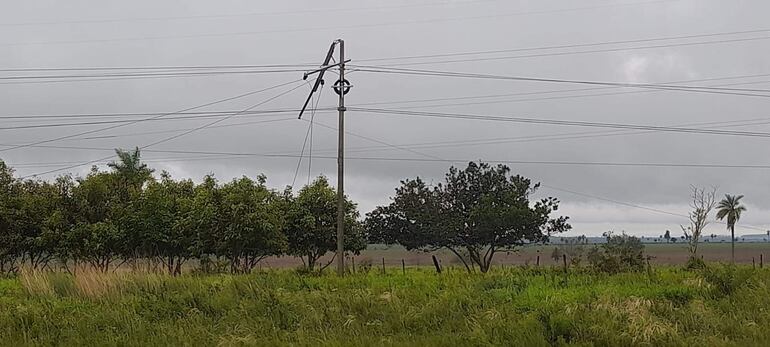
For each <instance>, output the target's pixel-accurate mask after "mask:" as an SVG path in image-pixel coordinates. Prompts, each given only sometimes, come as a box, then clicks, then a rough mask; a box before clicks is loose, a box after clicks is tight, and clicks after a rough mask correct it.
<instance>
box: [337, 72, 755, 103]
mask: <svg viewBox="0 0 770 347" xmlns="http://www.w3.org/2000/svg"><path fill="white" fill-rule="evenodd" d="M765 76H770V74H754V75H742V76H728V77H716V78H705V79H693V80H683V81H672V82H663V83H658V84H666V83H691V82H707V81H719V80H731V79H740V78H753V77H765ZM761 83H770V81H767V80H763V81H751V82H737V83H729V84H719V85H713V86H711V87H726V86H737V85H747V84H761ZM617 88H621V87H614V86H609V87H588V88H573V89H556V90H544V91H534V92H517V93H505V94H486V95H474V96H454V97H442V98H430V99H412V100H397V101H377V102H367V103H359V104H355V105H351V106H376V105H395V104H413V103H423V102H431V101H450V100H474V99H492V98H502V97H510V96H530V95H543V94H560V93H571V92H587V91H597V90H609V89H617ZM660 91H661V90H634V91H626V92H612V93H594V94H578V95H560V96H553V97H544V98H528V99H512V100H504V101H497V102H495V101H485V102H475V103H450V104H435V105H419V106H414V107H417V108H423V107H443V106H467V105H485V104H493V103H507V102H521V101H539V100H554V99H570V98H584V97H595V96H607V95H622V94H638V93H655V92H660Z"/></svg>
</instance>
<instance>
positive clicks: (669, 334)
mask: <svg viewBox="0 0 770 347" xmlns="http://www.w3.org/2000/svg"><path fill="white" fill-rule="evenodd" d="M710 268H711V270H708V271H695V272H689V271H685V270H682V269H678V268H670V267H669V268H656V269H654V270H653V271H651V272H646V273H633V274H631V273H629V274H618V275H605V274H595V273H589V272H583V273H574V272H573V273H571V274H570V275H569V277H568V278H567V279H566V280H565V278H564V275H563V273H562V272H561V271H559V270H558V269H545V268H540V269H533V268H529V269H525V268H518V267H517V268H514V267H508V268H504V269H500V268H496V269H494V270H492V272H491V273H488V274H486V275H481V274H471V275H469V274H467V273H464V272H461V271H460V270H459V269H453V270H451V271H449V272H445V273H443V274H441V275H437V274H435V273H433V272H432V271H431V270H430V269H428V268H412V269H407V273H406V275H404V274H402V273H401V269H390V270H389V271H390V272H391V273H390V274H387V275H382V274H379V273H378V272H377V271H374V270H372V271H371V272H370V273H367V274H355V275H351V276H348V277H345V278H338V277H336V276H334V275H321V276H308V275H299V274H297V273H295V272H293V271H290V270H280V271H279V270H275V271H271V272H263V273H257V274H252V275H241V276H230V275H211V276H193V275H185V276H181V277H177V278H172V277H167V276H162V275H153V274H128V273H126V274H121V273H118V274H96V273H85V274H82V275H79V276H76V277H72V276H69V275H65V274H39V273H28V274H24V275H22V276H20V277H17V278H11V279H2V280H0V344H3V345H13V346H20V345H99V346H109V345H121V346H123V345H134V346H168V345H226V346H229V345H265V346H275V345H299V346H317V345H333V346H367V345H411V346H415V345H419V346H422V345H429V346H430V345H435V346H481V345H505V346H548V345H580V346H591V345H596V346H620V345H623V346H626V345H655V346H660V345H681V346H684V345H696V344H699V345H705V346H721V345H735V346H747V345H757V346H760V345H768V344H770V271H768V269H764V270H760V269H756V270H754V269H751V267H743V268H738V269H731V268H729V267H723V266H716V265H712V266H710Z"/></svg>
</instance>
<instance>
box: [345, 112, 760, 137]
mask: <svg viewBox="0 0 770 347" xmlns="http://www.w3.org/2000/svg"><path fill="white" fill-rule="evenodd" d="M355 110H356V111H358V112H367V113H375V114H377V113H380V114H394V115H405V116H418V117H435V118H453V119H469V120H483V121H501V122H518V123H532V124H548V125H563V126H580V127H596V128H613V129H630V130H648V131H662V132H676V133H693V134H708V135H725V136H747V137H761V138H768V137H770V133H764V132H749V131H729V130H716V129H697V128H685V127H666V126H654V125H637V124H623V123H605V122H587V121H570V120H558V119H543V118H524V117H507V116H490V115H475V114H463V113H444V112H424V111H410V110H403V109H402V110H387V109H367V108H355Z"/></svg>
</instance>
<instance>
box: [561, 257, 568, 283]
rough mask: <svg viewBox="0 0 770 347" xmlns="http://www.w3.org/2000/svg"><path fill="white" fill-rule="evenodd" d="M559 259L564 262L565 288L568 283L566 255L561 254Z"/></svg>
mask: <svg viewBox="0 0 770 347" xmlns="http://www.w3.org/2000/svg"><path fill="white" fill-rule="evenodd" d="M561 259H562V260H563V261H564V285H565V286H566V285H567V281H568V276H569V274H568V273H567V255H566V254H562V255H561Z"/></svg>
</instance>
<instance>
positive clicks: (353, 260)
mask: <svg viewBox="0 0 770 347" xmlns="http://www.w3.org/2000/svg"><path fill="white" fill-rule="evenodd" d="M350 266H352V267H353V273H356V257H350Z"/></svg>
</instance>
